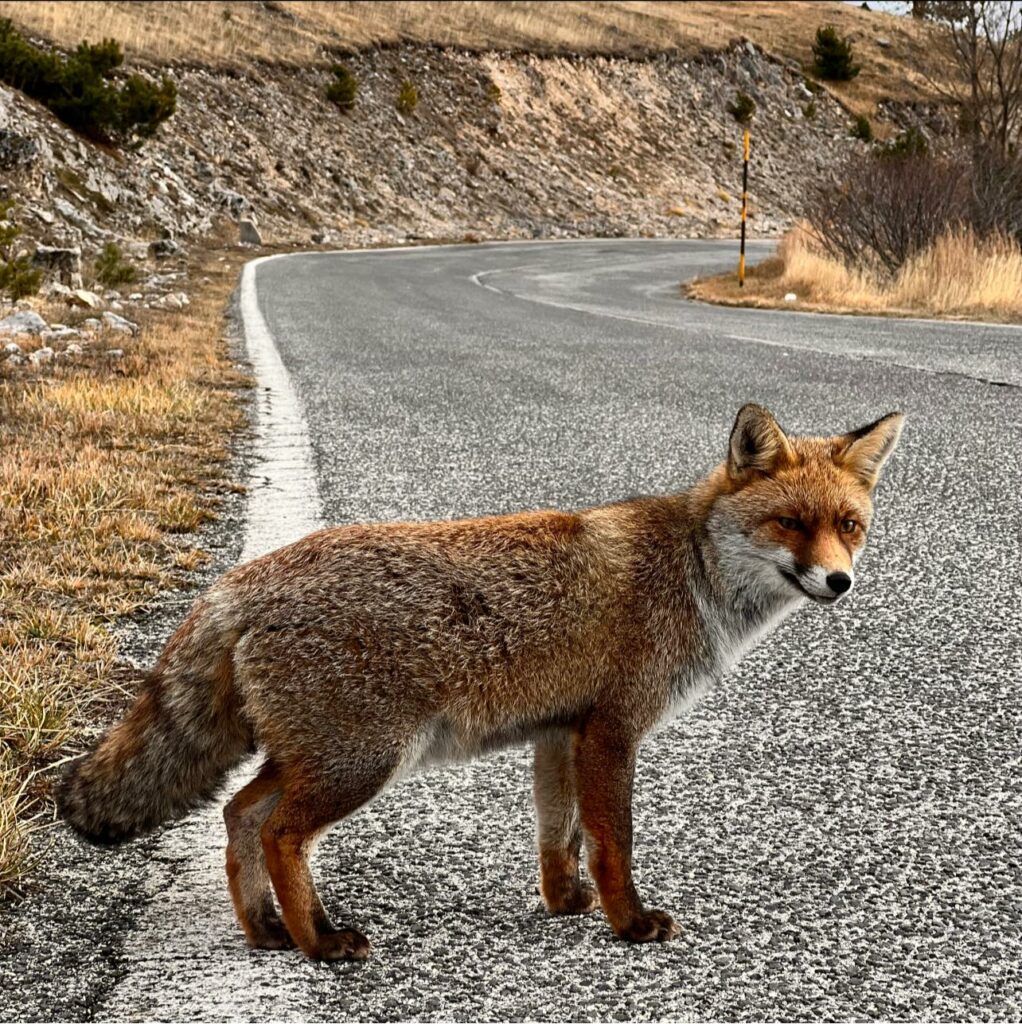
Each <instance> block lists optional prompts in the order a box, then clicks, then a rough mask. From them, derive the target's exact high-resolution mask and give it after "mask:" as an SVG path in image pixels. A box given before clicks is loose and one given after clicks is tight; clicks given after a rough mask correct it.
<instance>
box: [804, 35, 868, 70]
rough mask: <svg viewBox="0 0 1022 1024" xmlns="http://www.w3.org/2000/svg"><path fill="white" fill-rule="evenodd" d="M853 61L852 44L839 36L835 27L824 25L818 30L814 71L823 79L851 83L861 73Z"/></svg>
mask: <svg viewBox="0 0 1022 1024" xmlns="http://www.w3.org/2000/svg"><path fill="white" fill-rule="evenodd" d="M860 70H861V69H860V68H859V65H858V64H855V63H853V61H852V44H851V43H850V42H848V40H847V39H842V38H841V36H839V35H838V34H837V29H836V28H834V26H833V25H823V26H821V27H820V28H818V29H817V30H816V42H814V43H813V71H814V72H815V73H816V74H817V75H818V76H819V77H820V78H823V79H826V80H827V81H832V82H849V81H851V80H852V79H853V78H854V77H855V76H856V75H857V74H858V73H859V71H860Z"/></svg>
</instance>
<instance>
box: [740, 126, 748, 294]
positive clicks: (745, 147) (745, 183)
mask: <svg viewBox="0 0 1022 1024" xmlns="http://www.w3.org/2000/svg"><path fill="white" fill-rule="evenodd" d="M742 153H743V156H742V247H741V252H740V255H739V257H738V287H739V288H744V287H745V218H746V216H747V214H748V212H749V129H748V128H746V129H745V139H744V140H743V150H742Z"/></svg>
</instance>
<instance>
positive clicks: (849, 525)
mask: <svg viewBox="0 0 1022 1024" xmlns="http://www.w3.org/2000/svg"><path fill="white" fill-rule="evenodd" d="M858 528H859V524H858V523H857V522H856V521H855V520H854V519H842V520H841V532H842V533H855V531H856V530H857V529H858Z"/></svg>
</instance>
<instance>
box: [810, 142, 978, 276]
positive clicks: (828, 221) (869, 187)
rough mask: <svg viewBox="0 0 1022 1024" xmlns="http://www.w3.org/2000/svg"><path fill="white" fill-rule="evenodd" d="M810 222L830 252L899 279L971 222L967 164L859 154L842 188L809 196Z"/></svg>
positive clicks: (828, 186) (828, 187)
mask: <svg viewBox="0 0 1022 1024" xmlns="http://www.w3.org/2000/svg"><path fill="white" fill-rule="evenodd" d="M805 213H806V219H807V220H808V222H809V224H810V225H811V227H812V229H813V231H814V232H815V234H816V235H817V237H818V238H819V241H820V244H821V245H822V247H823V249H824V250H825V251H826V252H828V253H830V254H831V255H832V256H835V257H836V258H838V259H839V260H841V261H842V262H844V263H845V264H846V265H848V266H852V267H860V268H866V269H878V270H882V271H884V272H887V273H890V274H893V273H895V272H896V271H897V270H898V268H899V267H901V266H902V265H904V263H905V262H906V261H907V260H908V259H909V258H910V257H911V256H913V255H914V254H915V253H917V252H919V251H921V250H922V249H925V248H926V247H927V246H928V245H930V244H932V243H933V242H934V241H936V239H937V238H939V237H940V236H941V235H943V234H946V233H947V232H948V231H950V230H952V229H953V228H955V227H956V226H958V225H961V224H963V223H967V222H968V220H969V190H968V182H967V171H966V168H965V166H964V165H963V164H962V162H961V161H957V160H946V159H941V160H937V159H934V158H932V157H929V156H906V157H902V158H900V159H896V160H880V159H877V158H876V157H874V156H869V157H866V158H863V157H861V156H858V157H856V156H852V157H850V158H849V159H848V161H847V162H846V163H845V164H844V166H843V167H842V168H841V170H840V172H839V174H838V180H837V182H835V183H823V184H820V185H818V186H816V187H815V188H814V189H813V190H812V191H811V192H810V194H809V196H808V197H807V202H806V209H805Z"/></svg>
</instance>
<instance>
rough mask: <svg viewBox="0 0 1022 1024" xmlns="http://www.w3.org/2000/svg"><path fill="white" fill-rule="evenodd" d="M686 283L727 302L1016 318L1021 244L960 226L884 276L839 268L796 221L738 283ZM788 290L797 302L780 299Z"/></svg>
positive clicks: (724, 278)
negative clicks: (769, 255)
mask: <svg viewBox="0 0 1022 1024" xmlns="http://www.w3.org/2000/svg"><path fill="white" fill-rule="evenodd" d="M687 288H688V293H689V294H690V295H691V296H692V297H693V298H697V299H704V300H706V301H709V302H721V303H725V304H727V305H747V306H761V307H783V308H785V309H801V310H812V311H815V312H825V313H874V314H877V313H879V314H886V315H893V316H927V317H947V318H954V319H983V320H998V321H1009V322H1022V250H1020V249H1019V247H1018V246H1017V245H1016V244H1015V243H1014V242H1012V241H1011V240H1010V239H1007V238H1003V237H1000V236H992V237H990V238H986V239H980V238H977V237H976V235H975V234H974V233H973V232H972V231H971V230H969V229H965V228H963V229H961V230H959V231H953V232H951V233H949V234H946V235H944V236H943V237H942V238H940V239H938V240H937V241H936V242H935V243H934V244H933V245H931V246H930V247H929V248H927V249H925V250H924V251H922V252H920V253H919V254H918V255H916V256H915V257H914V258H913V259H911V260H909V262H908V263H906V264H905V265H904V266H903V267H902V268H901V271H900V272H899V273H898V274H897V275H896V276H895V277H893V278H889V277H885V276H883V275H881V274H879V273H877V272H871V271H868V270H856V269H850V268H848V267H846V266H845V265H844V264H843V263H841V262H839V261H838V260H835V259H833V258H832V257H830V256H827V255H825V254H824V253H822V252H821V251H820V249H819V248H818V246H816V245H815V244H814V243H813V239H812V236H811V235H810V234H809V232H808V231H806V230H805V229H803V228H797V229H795V230H794V231H792V232H790V233H789V234H788V235H786V236H785V238H784V239H783V240H782V242H781V244H780V246H779V248H778V253H777V256H775V257H773V258H771V259H768V260H764V261H763V262H762V263H760V264H759V265H758V266H756V267H753V268H752V269H751V271H750V272H749V274H748V276H747V277H746V282H745V288H739V287H738V280H737V277H736V274H734V273H731V274H721V275H719V276H717V277H712V278H707V279H705V280H702V281H695V282H692V283H691V284H690V285H688V286H687ZM791 292H793V293H794V294H795V295H796V296H797V301H796V302H794V303H791V302H785V301H784V296H785V294H787V293H791Z"/></svg>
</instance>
